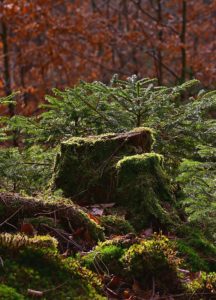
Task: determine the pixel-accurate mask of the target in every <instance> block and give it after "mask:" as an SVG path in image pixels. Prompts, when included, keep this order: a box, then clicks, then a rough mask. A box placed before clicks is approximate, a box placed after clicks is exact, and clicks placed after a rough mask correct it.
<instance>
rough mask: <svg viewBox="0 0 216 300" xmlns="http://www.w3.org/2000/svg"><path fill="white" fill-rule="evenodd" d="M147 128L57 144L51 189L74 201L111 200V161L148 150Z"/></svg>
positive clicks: (112, 162) (74, 139) (148, 130)
mask: <svg viewBox="0 0 216 300" xmlns="http://www.w3.org/2000/svg"><path fill="white" fill-rule="evenodd" d="M152 143H153V135H152V132H151V130H150V129H149V128H137V129H134V130H132V131H130V132H126V133H121V134H114V133H110V134H106V135H98V136H90V137H86V138H76V137H74V138H71V139H69V140H68V141H65V142H63V143H62V144H61V150H60V153H59V155H58V156H57V158H56V163H55V170H54V175H53V183H52V184H51V185H52V188H53V189H62V190H63V192H64V195H65V196H66V197H71V198H73V199H75V200H76V201H77V202H79V201H82V202H85V201H87V202H88V203H89V202H94V203H100V202H109V201H113V200H114V199H115V182H114V179H115V174H114V173H115V167H114V166H115V163H116V162H117V161H118V160H119V159H120V158H123V157H124V156H125V155H134V154H136V153H145V152H150V151H151V146H152Z"/></svg>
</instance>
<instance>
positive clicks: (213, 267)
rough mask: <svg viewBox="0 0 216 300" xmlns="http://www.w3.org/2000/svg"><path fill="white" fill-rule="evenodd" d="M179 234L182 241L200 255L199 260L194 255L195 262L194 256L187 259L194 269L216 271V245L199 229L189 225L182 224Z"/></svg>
mask: <svg viewBox="0 0 216 300" xmlns="http://www.w3.org/2000/svg"><path fill="white" fill-rule="evenodd" d="M177 234H178V236H179V238H180V239H181V242H180V243H181V244H184V246H185V247H188V248H190V249H191V251H194V253H196V254H197V255H198V256H199V259H197V261H195V256H194V262H193V261H192V257H190V258H189V256H188V257H187V259H186V261H187V262H188V263H189V264H190V266H191V268H192V269H193V268H194V269H197V270H203V271H211V272H216V262H215V257H216V246H215V245H214V244H213V243H212V242H211V241H209V240H208V239H207V238H206V236H204V234H203V233H202V232H201V231H200V230H199V229H196V227H192V226H188V225H187V226H180V227H179V228H178V230H177ZM186 254H187V253H186Z"/></svg>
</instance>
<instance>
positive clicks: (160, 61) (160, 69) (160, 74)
mask: <svg viewBox="0 0 216 300" xmlns="http://www.w3.org/2000/svg"><path fill="white" fill-rule="evenodd" d="M157 18H158V24H159V25H161V24H162V6H161V0H157ZM158 39H159V41H160V42H161V43H162V42H163V30H162V29H160V30H159V32H158ZM158 83H159V84H160V85H162V84H163V54H162V50H161V49H160V48H159V49H158Z"/></svg>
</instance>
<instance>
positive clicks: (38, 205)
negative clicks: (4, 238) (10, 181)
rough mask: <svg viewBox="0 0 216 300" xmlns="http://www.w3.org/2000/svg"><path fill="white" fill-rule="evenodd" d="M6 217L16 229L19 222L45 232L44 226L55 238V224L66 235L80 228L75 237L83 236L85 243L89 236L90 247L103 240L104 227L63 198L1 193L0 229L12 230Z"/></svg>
mask: <svg viewBox="0 0 216 300" xmlns="http://www.w3.org/2000/svg"><path fill="white" fill-rule="evenodd" d="M7 218H10V224H12V225H14V226H15V227H17V228H20V225H21V223H22V222H27V223H28V222H29V223H31V224H32V225H34V227H36V229H37V230H38V232H39V233H40V232H41V233H44V232H43V229H46V231H47V232H50V233H52V234H53V235H54V236H56V237H57V238H59V237H60V235H58V233H57V232H56V230H55V227H56V226H58V227H59V228H60V229H61V230H64V231H65V232H66V233H69V234H73V232H76V230H80V229H82V230H83V233H84V234H83V236H82V235H81V234H80V235H79V236H78V238H79V239H84V240H85V242H86V243H87V244H88V240H87V239H86V237H89V242H90V244H91V245H90V246H92V244H94V243H95V242H97V241H98V240H103V239H104V234H103V228H102V227H100V226H99V225H98V224H96V223H95V222H94V221H93V220H91V219H90V218H89V217H88V214H86V213H85V212H84V211H83V210H82V209H81V208H80V207H78V206H77V205H75V204H73V202H72V201H68V200H66V199H64V198H58V199H55V198H52V197H50V198H49V199H38V198H25V197H21V196H19V195H17V194H16V195H14V194H10V193H0V223H2V222H3V223H2V227H1V230H4V231H9V230H10V231H11V229H12V227H11V226H10V225H8V224H7V222H4V221H5V220H6V219H7Z"/></svg>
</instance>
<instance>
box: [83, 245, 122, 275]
mask: <svg viewBox="0 0 216 300" xmlns="http://www.w3.org/2000/svg"><path fill="white" fill-rule="evenodd" d="M123 253H124V249H123V248H122V247H121V246H118V245H113V244H106V243H100V244H99V245H98V246H97V247H95V249H94V250H93V251H91V252H90V253H88V254H87V255H85V256H83V257H82V258H81V262H82V264H84V265H85V266H86V267H87V268H90V269H91V270H93V271H95V272H99V273H105V274H115V275H117V274H121V273H122V263H121V262H120V258H121V257H122V255H123Z"/></svg>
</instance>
